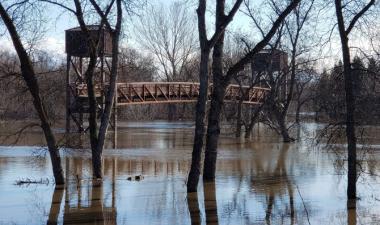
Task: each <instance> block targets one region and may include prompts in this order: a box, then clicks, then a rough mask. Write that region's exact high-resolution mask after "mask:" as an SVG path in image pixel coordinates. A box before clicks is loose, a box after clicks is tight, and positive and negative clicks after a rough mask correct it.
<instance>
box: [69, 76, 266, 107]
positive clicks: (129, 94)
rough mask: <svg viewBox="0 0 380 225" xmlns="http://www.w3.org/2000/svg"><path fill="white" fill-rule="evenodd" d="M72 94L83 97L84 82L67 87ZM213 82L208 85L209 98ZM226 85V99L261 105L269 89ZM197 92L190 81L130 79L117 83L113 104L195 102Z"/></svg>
mask: <svg viewBox="0 0 380 225" xmlns="http://www.w3.org/2000/svg"><path fill="white" fill-rule="evenodd" d="M71 87H72V91H73V92H74V96H76V97H77V98H86V97H87V86H86V85H85V84H74V85H72V86H71ZM212 88H213V85H212V84H211V85H210V86H209V99H210V93H212ZM95 89H96V95H97V96H98V97H100V96H101V94H102V91H103V88H101V86H96V88H95ZM248 89H249V87H248V86H243V87H240V86H239V85H229V86H228V87H227V90H226V94H225V97H224V99H225V101H226V102H237V101H239V100H241V99H242V98H243V103H244V104H261V103H262V102H263V99H264V97H265V94H266V93H267V92H268V91H269V90H270V89H269V88H263V87H253V88H251V89H250V90H249V93H247V94H245V95H242V94H241V93H246V92H247V90H248ZM198 95H199V83H191V82H134V83H118V84H117V105H119V106H123V105H137V104H157V103H160V104H162V103H186V102H196V101H197V98H198Z"/></svg>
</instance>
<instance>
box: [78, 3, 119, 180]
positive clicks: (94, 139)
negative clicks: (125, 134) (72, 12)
mask: <svg viewBox="0 0 380 225" xmlns="http://www.w3.org/2000/svg"><path fill="white" fill-rule="evenodd" d="M74 2H75V7H76V17H77V20H78V22H79V24H80V27H81V30H82V31H83V32H84V33H85V34H86V37H87V41H88V42H89V43H90V46H91V47H90V62H89V65H88V68H87V70H86V73H85V76H86V83H87V89H88V101H89V111H90V113H89V114H90V115H89V126H90V142H91V152H92V169H93V171H92V172H93V177H94V178H102V176H103V174H102V154H103V149H104V143H105V139H106V135H107V130H108V125H109V122H110V118H111V113H112V108H113V105H114V104H115V102H114V100H115V94H116V88H117V87H116V85H117V66H118V62H119V60H118V57H119V56H118V54H119V39H120V32H121V25H122V17H123V15H122V6H121V4H122V2H121V0H117V1H116V8H117V10H116V11H117V13H116V14H117V19H116V25H115V28H114V29H112V27H111V25H110V23H109V20H108V18H107V16H108V14H109V12H110V10H111V8H112V6H113V3H114V2H115V1H113V2H112V3H111V4H110V5H109V6H108V8H107V9H106V10H105V11H104V12H103V11H102V10H101V9H100V7H99V5H98V4H97V3H96V2H95V1H94V0H90V2H91V4H92V6H93V7H94V8H95V10H96V12H97V14H98V15H99V17H100V18H101V23H100V29H102V28H103V26H105V27H106V28H107V29H108V30H109V31H112V64H111V72H110V84H109V89H108V90H107V93H106V98H105V102H104V110H103V113H102V115H101V119H100V127H99V131H98V128H97V110H98V108H97V107H98V103H97V100H96V96H95V85H94V74H95V67H96V62H97V58H98V42H99V40H94V38H93V37H91V36H90V34H89V32H88V30H87V25H86V24H85V22H84V18H83V12H82V6H81V3H80V1H79V0H74ZM98 39H99V37H98Z"/></svg>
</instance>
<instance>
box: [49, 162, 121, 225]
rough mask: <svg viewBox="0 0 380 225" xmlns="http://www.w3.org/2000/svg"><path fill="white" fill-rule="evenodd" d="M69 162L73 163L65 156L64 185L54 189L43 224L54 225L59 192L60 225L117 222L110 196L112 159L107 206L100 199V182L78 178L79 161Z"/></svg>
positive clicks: (80, 174)
mask: <svg viewBox="0 0 380 225" xmlns="http://www.w3.org/2000/svg"><path fill="white" fill-rule="evenodd" d="M73 162H74V163H73V164H70V160H68V158H67V159H66V174H67V176H66V179H67V180H66V186H65V187H64V188H63V187H57V188H55V190H54V193H53V196H52V202H51V207H50V213H49V217H48V221H47V224H48V225H53V224H58V220H59V213H60V208H61V204H62V199H63V194H65V202H64V208H63V224H110V225H112V224H117V222H116V215H117V213H116V208H115V196H114V195H115V179H116V175H115V173H116V170H115V167H116V159H114V160H113V163H112V166H113V169H112V171H113V174H112V179H113V180H112V190H111V194H112V198H111V199H112V200H111V205H110V206H107V204H105V203H104V202H103V199H104V193H103V192H104V191H103V181H102V180H87V181H84V180H82V160H81V159H78V158H74V159H73ZM69 168H70V169H71V172H73V171H74V172H75V173H70V171H69ZM82 183H87V184H88V185H83V184H82ZM86 191H87V192H86ZM83 193H84V195H83Z"/></svg>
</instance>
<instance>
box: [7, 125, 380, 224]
mask: <svg viewBox="0 0 380 225" xmlns="http://www.w3.org/2000/svg"><path fill="white" fill-rule="evenodd" d="M317 127H318V125H317V124H312V123H310V124H304V125H303V126H302V129H301V134H300V135H301V136H302V137H307V136H308V137H310V138H311V137H313V132H314V131H315V130H316V129H317ZM193 129H194V128H193V126H192V123H187V122H179V123H169V122H144V123H137V122H136V123H131V122H129V123H121V124H120V128H119V134H118V142H117V148H116V149H112V148H111V146H112V144H109V145H108V148H109V149H107V150H106V151H105V153H104V180H103V181H102V182H99V181H92V180H91V164H90V152H89V151H88V150H87V151H86V150H78V149H77V150H75V149H66V150H65V151H64V152H63V153H62V154H63V155H64V156H63V159H62V161H63V168H64V170H65V173H66V179H67V185H66V186H65V187H58V188H56V189H55V188H54V185H52V184H51V182H50V183H47V181H46V179H47V180H50V181H51V179H52V176H51V165H50V161H49V159H48V158H44V157H35V156H34V155H35V154H36V153H37V152H39V153H41V148H40V147H39V145H41V141H42V140H43V138H41V137H40V134H39V133H38V132H31V133H29V134H26V135H24V136H23V137H21V138H20V140H19V142H18V143H19V144H17V145H15V146H13V147H8V146H3V147H0V224H141V225H145V224H231V225H235V224H319V225H320V224H334V225H335V224H380V188H379V187H380V186H379V184H380V178H379V177H378V176H377V175H369V174H367V173H363V174H362V175H361V177H360V178H359V181H358V195H359V197H360V200H359V201H357V205H356V210H355V209H350V210H347V202H346V194H345V193H346V178H345V170H344V168H341V167H339V166H337V164H336V162H337V155H336V154H335V153H333V152H330V151H327V150H324V149H320V148H317V147H315V146H314V145H312V144H311V141H310V140H311V139H307V138H304V139H302V140H300V141H298V142H296V143H292V144H283V143H281V139H280V138H278V137H277V135H275V134H274V133H272V132H270V131H267V130H265V129H263V128H262V127H261V128H259V129H256V131H255V132H254V135H253V137H252V139H250V140H244V139H237V138H232V136H231V135H227V134H222V135H221V141H220V147H219V150H218V163H217V174H216V180H215V183H202V182H201V183H200V184H199V188H198V189H199V191H198V193H192V194H187V193H186V185H185V183H186V179H187V174H188V170H189V167H190V160H191V150H192V139H193ZM374 130H377V131H376V132H374V134H373V138H372V139H371V140H372V144H373V146H374V149H373V151H372V152H369V153H367V155H366V156H367V160H366V161H363V165H362V167H363V170H365V171H370V172H371V173H375V174H380V167H379V166H380V149H379V147H378V146H379V144H380V141H379V140H378V138H379V132H378V131H379V130H380V129H378V128H375V129H374ZM74 139H77V140H83V139H85V137H82V138H81V137H79V136H77V137H74ZM79 142H81V141H79ZM84 145H85V144H84ZM136 176H137V179H136V178H135V177H136ZM27 178H28V179H31V180H41V179H42V180H43V181H44V182H43V183H44V184H30V185H21V186H18V185H15V182H16V181H17V180H19V179H27Z"/></svg>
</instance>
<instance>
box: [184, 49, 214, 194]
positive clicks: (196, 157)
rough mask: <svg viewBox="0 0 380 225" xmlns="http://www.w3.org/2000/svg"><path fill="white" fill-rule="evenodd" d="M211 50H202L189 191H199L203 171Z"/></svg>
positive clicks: (188, 184)
mask: <svg viewBox="0 0 380 225" xmlns="http://www.w3.org/2000/svg"><path fill="white" fill-rule="evenodd" d="M209 55H210V51H207V50H204V51H202V52H201V62H200V70H199V81H200V87H199V97H198V101H197V105H196V114H195V134H194V145H193V152H192V158H191V168H190V173H189V177H188V180H187V192H195V191H197V186H198V182H199V175H200V173H201V156H202V148H203V139H204V135H205V116H206V103H207V95H208V94H207V92H208V61H209Z"/></svg>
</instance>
